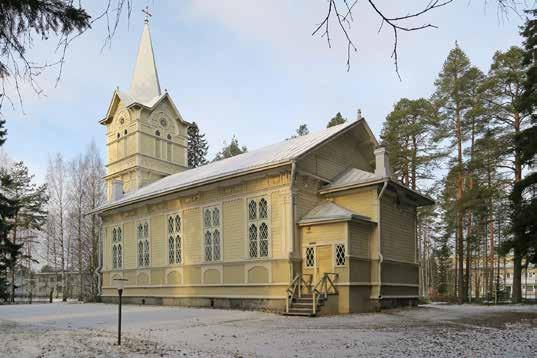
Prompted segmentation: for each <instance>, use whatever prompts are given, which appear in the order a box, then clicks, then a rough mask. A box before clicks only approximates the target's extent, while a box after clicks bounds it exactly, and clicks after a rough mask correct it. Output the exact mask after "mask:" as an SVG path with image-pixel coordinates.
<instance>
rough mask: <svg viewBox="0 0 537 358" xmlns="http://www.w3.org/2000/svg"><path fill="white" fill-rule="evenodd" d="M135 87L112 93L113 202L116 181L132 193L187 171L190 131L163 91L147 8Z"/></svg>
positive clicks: (106, 121)
mask: <svg viewBox="0 0 537 358" xmlns="http://www.w3.org/2000/svg"><path fill="white" fill-rule="evenodd" d="M144 12H145V13H146V18H145V21H144V29H143V32H142V38H141V40H140V45H139V47H138V54H137V56H136V63H135V66H134V72H133V75H132V80H131V84H130V88H129V89H128V90H127V91H120V90H119V88H117V89H116V90H115V91H114V93H113V95H112V100H111V101H110V105H109V107H108V111H107V114H106V116H105V117H104V118H103V119H102V120H101V121H100V122H99V123H100V124H102V125H105V126H106V147H107V163H106V176H105V177H104V179H105V180H106V184H107V192H108V200H112V199H113V198H112V192H113V190H112V189H113V183H114V182H115V183H116V185H117V184H118V181H121V183H122V185H123V192H125V193H128V192H131V191H134V190H137V189H139V188H141V187H143V186H145V185H148V184H150V183H152V182H154V181H156V180H159V179H161V178H163V177H165V176H167V175H170V174H174V173H177V172H180V171H183V170H186V169H187V168H188V157H187V129H188V125H189V123H188V122H186V121H184V120H183V118H182V117H181V114H180V113H179V111H178V110H177V107H176V106H175V104H174V103H173V101H172V99H171V97H170V95H169V94H168V92H167V91H166V90H165V91H164V93H162V91H161V89H160V82H159V78H158V73H157V67H156V64H155V55H154V53H153V45H152V42H151V33H150V31H149V16H151V15H150V14H149V12H148V11H147V10H146V11H144Z"/></svg>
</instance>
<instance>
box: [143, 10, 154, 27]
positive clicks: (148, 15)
mask: <svg viewBox="0 0 537 358" xmlns="http://www.w3.org/2000/svg"><path fill="white" fill-rule="evenodd" d="M142 12H143V13H144V14H145V18H144V23H146V24H148V23H149V18H150V17H151V16H153V14H151V12H149V6H146V7H145V9H142Z"/></svg>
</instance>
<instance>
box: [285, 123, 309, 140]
mask: <svg viewBox="0 0 537 358" xmlns="http://www.w3.org/2000/svg"><path fill="white" fill-rule="evenodd" d="M308 134H310V130H309V129H308V125H307V124H301V125H299V126H298V128H297V129H296V134H293V135H292V136H291V137H289V138H287V139H293V138H297V137H302V136H304V135H308Z"/></svg>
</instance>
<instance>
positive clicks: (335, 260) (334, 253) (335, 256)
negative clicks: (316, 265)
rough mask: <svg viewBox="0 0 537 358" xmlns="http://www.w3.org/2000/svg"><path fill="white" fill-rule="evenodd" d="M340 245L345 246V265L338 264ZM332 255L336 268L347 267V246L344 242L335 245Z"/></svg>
mask: <svg viewBox="0 0 537 358" xmlns="http://www.w3.org/2000/svg"><path fill="white" fill-rule="evenodd" d="M340 245H341V246H343V260H344V261H345V262H344V263H343V265H338V263H337V247H338V246H340ZM332 255H333V256H332V257H333V259H334V267H345V266H347V244H346V243H345V242H344V241H341V242H336V243H334V245H333V253H332Z"/></svg>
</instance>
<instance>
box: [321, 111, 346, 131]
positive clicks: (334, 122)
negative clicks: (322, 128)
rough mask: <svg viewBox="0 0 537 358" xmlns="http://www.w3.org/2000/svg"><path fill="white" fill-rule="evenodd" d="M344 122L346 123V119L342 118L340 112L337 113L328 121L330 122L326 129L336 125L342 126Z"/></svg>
mask: <svg viewBox="0 0 537 358" xmlns="http://www.w3.org/2000/svg"><path fill="white" fill-rule="evenodd" d="M345 122H347V119H345V118H343V116H342V115H341V113H340V112H337V113H336V115H335V117H333V118H332V119H330V121H328V124H327V126H326V128H330V127H333V126H337V125H338V124H342V123H345Z"/></svg>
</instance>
